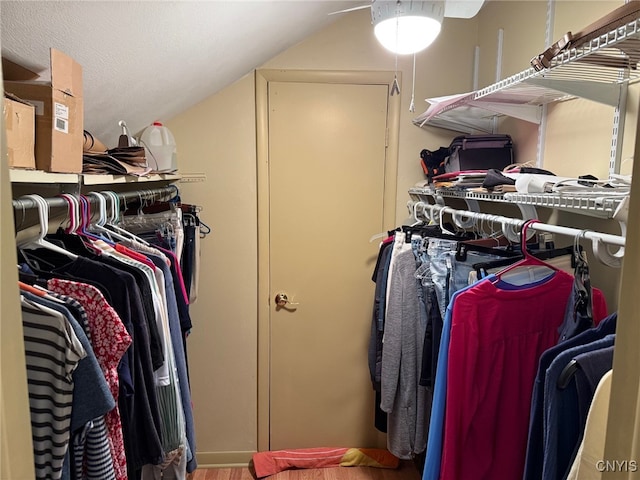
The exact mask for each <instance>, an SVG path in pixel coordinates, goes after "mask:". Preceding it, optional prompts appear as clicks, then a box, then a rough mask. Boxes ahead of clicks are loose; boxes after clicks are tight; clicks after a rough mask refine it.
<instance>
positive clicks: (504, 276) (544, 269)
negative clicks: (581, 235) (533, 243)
mask: <svg viewBox="0 0 640 480" xmlns="http://www.w3.org/2000/svg"><path fill="white" fill-rule="evenodd" d="M537 222H538V220H529V221H528V222H526V223H524V224H523V225H522V232H521V233H520V247H521V249H522V255H523V258H522V260H519V261H517V262H516V263H514V264H513V265H510V266H508V267H506V268H505V269H504V270H502V271H500V272H498V273H496V277H497V278H496V280H495V281H494V283H495V282H496V281H498V280H502V281H504V282H506V283H511V284H513V285H526V284H528V283H533V282H537V281H540V280H544V279H547V278H548V277H550V276H551V275H553V274H555V273H557V272H559V270H558V269H557V268H556V267H554V266H553V265H549V264H548V263H545V262H544V261H542V260H540V259H538V258H536V257H534V256H533V255H531V253H529V250H527V229H528V228H529V227H530V226H531V225H532V224H534V223H537Z"/></svg>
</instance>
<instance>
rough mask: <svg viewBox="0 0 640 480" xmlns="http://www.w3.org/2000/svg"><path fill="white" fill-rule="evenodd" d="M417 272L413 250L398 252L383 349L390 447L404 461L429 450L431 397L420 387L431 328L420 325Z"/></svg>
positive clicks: (382, 403) (384, 396) (383, 406)
mask: <svg viewBox="0 0 640 480" xmlns="http://www.w3.org/2000/svg"><path fill="white" fill-rule="evenodd" d="M395 248H396V245H394V249H395ZM395 254H396V251H394V255H395ZM415 271H416V260H415V257H414V255H413V251H411V250H410V249H409V250H404V251H401V252H400V253H398V254H397V257H396V258H395V260H394V264H393V267H392V270H391V272H389V274H390V275H391V278H390V280H389V286H388V288H389V301H388V304H387V311H386V317H385V318H386V321H385V327H384V338H383V344H382V400H381V408H382V410H384V411H385V412H387V413H388V425H387V427H388V428H387V448H388V449H389V451H390V452H391V453H393V454H394V455H396V456H397V457H398V458H401V459H410V458H413V456H415V455H416V454H419V453H421V452H423V451H424V450H425V448H426V439H427V433H428V428H427V422H428V418H429V416H428V415H429V408H430V402H429V398H430V396H429V395H428V393H427V390H426V388H425V387H421V386H419V384H418V383H419V380H420V366H421V364H422V346H423V342H424V335H425V328H426V326H425V325H422V324H421V321H420V304H419V299H418V283H417V280H416V278H415V276H414V274H415Z"/></svg>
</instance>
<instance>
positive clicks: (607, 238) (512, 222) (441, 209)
mask: <svg viewBox="0 0 640 480" xmlns="http://www.w3.org/2000/svg"><path fill="white" fill-rule="evenodd" d="M412 209H413V211H414V212H415V213H416V214H419V212H420V211H422V214H423V215H424V218H422V219H420V220H433V221H434V222H436V223H438V220H439V217H440V216H441V215H442V214H445V213H448V214H450V215H451V216H452V217H453V220H454V223H457V222H456V221H457V220H458V219H460V218H467V219H474V220H482V221H485V222H490V223H499V224H501V225H503V226H511V227H517V228H520V227H522V225H524V224H525V223H526V221H525V220H522V219H517V218H510V217H504V216H502V215H492V214H489V213H480V212H471V211H469V210H458V209H455V208H451V207H446V206H442V205H435V204H431V203H426V202H416V203H415V204H414V205H413V206H412ZM427 212H429V213H427ZM436 215H437V216H438V217H436ZM416 220H419V219H418V218H416ZM529 229H530V230H535V231H537V232H547V233H555V234H558V235H565V236H569V237H574V238H577V237H579V238H585V239H588V240H591V241H592V242H593V241H596V242H602V243H605V244H607V245H615V246H618V247H624V244H625V237H623V236H621V235H612V234H609V233H601V232H596V231H593V230H579V229H577V228H571V227H564V226H561V225H551V224H548V223H542V222H535V223H533V224H531V225H530V226H529Z"/></svg>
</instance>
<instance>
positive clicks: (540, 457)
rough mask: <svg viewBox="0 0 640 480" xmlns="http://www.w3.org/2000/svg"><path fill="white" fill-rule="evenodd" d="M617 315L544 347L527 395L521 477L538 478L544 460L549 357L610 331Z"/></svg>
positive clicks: (550, 358) (529, 479)
mask: <svg viewBox="0 0 640 480" xmlns="http://www.w3.org/2000/svg"><path fill="white" fill-rule="evenodd" d="M617 318H618V315H617V313H613V314H611V315H609V316H608V317H607V318H605V319H604V320H602V321H601V322H600V323H599V324H598V326H597V327H595V328H591V329H589V330H587V331H585V332H582V333H580V334H579V335H576V336H575V337H572V338H570V339H567V340H566V341H564V342H562V343H561V344H559V345H556V346H555V347H552V348H550V349H549V350H547V351H545V352H544V353H543V354H542V356H541V357H540V361H539V363H538V373H537V375H536V380H535V383H534V385H533V394H532V396H531V415H530V417H529V438H528V442H527V457H526V462H525V470H524V476H523V478H524V480H539V479H540V478H542V468H543V462H544V450H543V448H544V444H543V438H544V381H545V376H546V372H547V369H548V368H549V366H550V365H551V363H552V362H553V360H554V359H555V358H556V357H557V356H558V355H559V354H560V353H562V352H564V351H565V350H568V349H570V348H573V347H576V346H579V345H584V344H587V343H591V342H594V341H596V340H600V339H602V338H604V337H606V336H607V335H611V334H614V333H615V331H616V322H617Z"/></svg>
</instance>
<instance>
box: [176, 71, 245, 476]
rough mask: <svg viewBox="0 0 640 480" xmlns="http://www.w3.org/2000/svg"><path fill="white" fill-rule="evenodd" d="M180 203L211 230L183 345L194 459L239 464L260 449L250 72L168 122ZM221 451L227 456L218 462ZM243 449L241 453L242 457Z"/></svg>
mask: <svg viewBox="0 0 640 480" xmlns="http://www.w3.org/2000/svg"><path fill="white" fill-rule="evenodd" d="M168 126H169V128H170V129H171V131H172V132H173V133H174V135H175V137H176V142H177V144H178V146H179V151H178V155H179V157H178V162H179V167H180V170H181V171H182V172H198V173H200V172H203V173H205V174H206V178H207V181H206V182H205V183H186V184H182V185H181V187H180V189H181V194H182V196H183V199H184V201H185V202H189V203H193V204H196V205H201V206H202V207H203V211H202V213H201V218H202V220H203V221H204V222H205V223H207V225H209V226H210V227H211V228H212V229H213V232H212V233H211V234H210V235H209V236H208V237H207V238H206V239H204V240H203V241H202V250H201V252H202V258H201V265H202V270H201V277H200V279H201V280H200V290H199V298H198V300H197V301H196V303H195V304H193V305H192V306H191V318H192V321H193V334H192V335H191V336H190V337H189V339H188V340H187V349H188V355H189V374H190V379H191V392H192V397H193V406H194V416H195V424H196V434H197V440H196V441H197V444H198V445H197V450H198V452H199V461H200V462H201V463H206V464H219V463H229V462H232V463H233V462H242V461H246V460H247V455H248V453H247V452H251V451H254V450H255V448H256V424H257V418H256V409H257V402H256V388H257V387H256V385H257V370H256V365H257V351H256V345H257V320H256V317H257V304H256V292H257V278H256V277H257V275H256V272H257V253H256V252H257V243H256V242H257V238H256V224H257V217H256V140H255V138H256V136H255V105H254V80H253V76H252V75H249V76H246V77H244V78H242V79H241V80H240V81H238V82H237V83H235V84H234V85H232V86H231V87H229V88H227V89H225V90H224V91H223V92H221V93H220V94H218V95H215V96H213V97H210V98H209V99H208V100H206V101H204V102H202V103H201V104H199V105H197V106H196V107H194V108H192V109H191V110H189V111H188V112H186V113H184V114H183V115H180V116H178V117H176V118H174V119H173V120H172V121H171V122H168ZM220 452H225V453H224V455H222V457H221V456H220ZM238 452H240V453H238Z"/></svg>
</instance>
